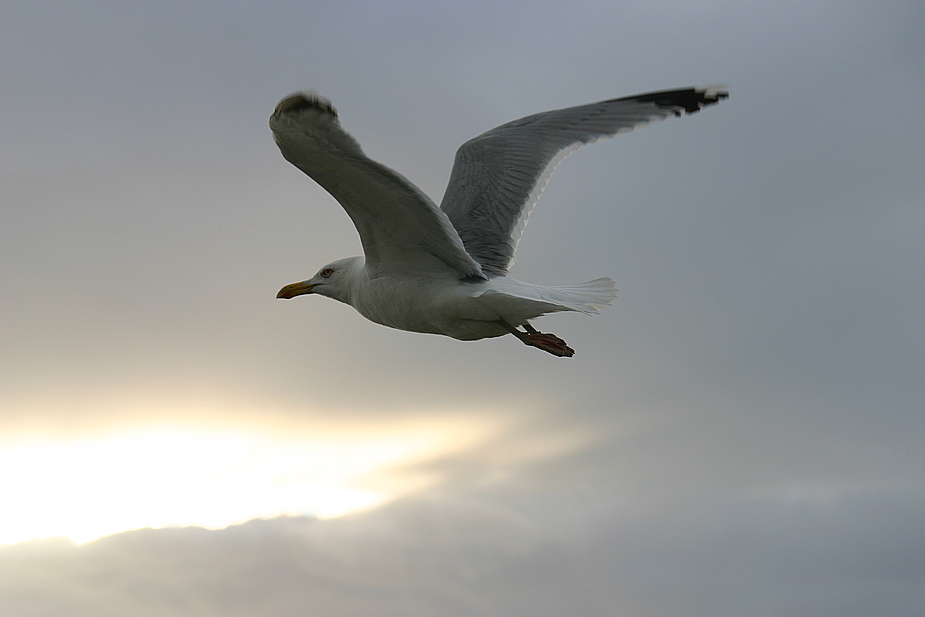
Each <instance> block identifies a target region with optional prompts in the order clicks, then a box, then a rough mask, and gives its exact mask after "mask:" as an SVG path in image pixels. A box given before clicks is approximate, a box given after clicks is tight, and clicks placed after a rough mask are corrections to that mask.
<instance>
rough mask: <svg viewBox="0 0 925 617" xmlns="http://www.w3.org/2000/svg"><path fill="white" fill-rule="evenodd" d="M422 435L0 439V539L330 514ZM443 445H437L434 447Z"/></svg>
mask: <svg viewBox="0 0 925 617" xmlns="http://www.w3.org/2000/svg"><path fill="white" fill-rule="evenodd" d="M433 437H434V435H433V434H432V433H420V434H415V433H414V432H411V433H410V434H409V435H401V436H393V437H390V436H388V435H377V436H370V435H366V436H365V437H362V438H356V437H352V438H351V437H347V438H341V439H332V438H330V437H327V438H323V439H322V438H316V439H314V440H313V439H307V438H298V437H285V436H283V437H280V436H279V435H267V434H264V435H260V434H256V435H255V434H251V433H247V432H231V433H228V432H224V433H223V432H214V431H204V430H189V429H156V430H144V431H134V432H121V433H113V434H108V435H102V436H93V437H84V438H79V439H71V440H60V439H54V440H49V439H41V440H35V439H33V440H26V441H7V442H5V443H0V470H2V472H0V503H2V506H0V543H2V544H9V543H14V542H19V541H22V540H25V539H29V538H39V537H54V536H68V537H70V538H71V539H73V540H74V541H75V542H86V541H89V540H93V539H95V538H98V537H101V536H105V535H109V534H112V533H117V532H120V531H125V530H130V529H139V528H143V527H155V528H157V527H169V526H186V525H197V526H202V527H207V528H211V529H219V528H223V527H226V526H228V525H230V524H234V523H239V522H243V521H245V520H249V519H253V518H269V517H273V516H279V515H284V514H289V515H309V516H317V517H319V518H324V517H334V516H339V515H342V514H346V513H349V512H353V511H356V510H360V509H363V508H367V507H370V506H373V505H376V504H378V503H381V502H382V501H384V500H386V499H388V498H389V497H391V496H392V495H390V494H387V493H383V492H373V491H371V490H367V489H364V488H362V487H361V486H360V485H359V484H360V482H361V481H362V480H363V479H364V478H369V477H370V476H371V475H374V474H375V473H376V472H377V471H379V470H382V469H383V468H387V467H388V466H390V465H396V464H399V463H401V462H407V461H409V460H413V459H415V458H416V457H420V456H421V455H422V453H426V452H428V451H432V450H433V447H434V445H435V442H434V440H433ZM444 445H445V444H444Z"/></svg>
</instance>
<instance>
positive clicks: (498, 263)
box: [440, 86, 728, 275]
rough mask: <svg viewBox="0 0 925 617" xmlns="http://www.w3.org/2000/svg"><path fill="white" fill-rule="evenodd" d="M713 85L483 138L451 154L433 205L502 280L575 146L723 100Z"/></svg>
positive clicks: (557, 116) (523, 122) (568, 113)
mask: <svg viewBox="0 0 925 617" xmlns="http://www.w3.org/2000/svg"><path fill="white" fill-rule="evenodd" d="M727 96H728V93H727V92H726V91H725V90H724V89H723V88H722V87H720V86H713V87H707V88H685V89H683V90H668V91H664V92H650V93H648V94H637V95H636V96H628V97H625V98H621V99H612V100H609V101H601V102H600V103H592V104H590V105H581V106H579V107H569V108H568V109H559V110H555V111H547V112H543V113H539V114H534V115H532V116H527V117H526V118H521V119H520V120H514V121H513V122H508V123H507V124H502V125H501V126H499V127H497V128H494V129H492V130H490V131H488V132H487V133H483V134H482V135H479V136H478V137H476V138H474V139H470V140H469V141H467V142H466V143H464V144H463V145H462V146H461V147H460V148H459V150H458V151H457V152H456V161H455V163H454V164H453V173H452V174H451V175H450V181H449V184H448V185H447V189H446V194H445V195H444V196H443V202H442V203H441V204H440V208H441V209H442V210H443V211H444V212H446V214H447V216H449V217H450V220H451V221H452V222H453V226H454V227H456V231H457V232H458V233H459V236H460V237H461V238H462V241H463V244H464V245H465V247H466V250H467V251H468V252H469V254H470V255H472V257H474V258H475V260H476V261H478V262H479V263H480V264H481V266H482V270H484V271H485V272H486V273H489V274H490V275H504V274H505V273H506V272H507V269H508V267H509V266H510V264H511V260H512V259H513V257H514V249H515V248H516V247H517V242H518V241H519V240H520V235H521V232H522V231H523V228H524V225H525V224H526V222H527V217H528V216H529V215H530V211H531V210H532V209H533V206H534V205H535V204H536V201H537V200H538V199H539V198H540V194H541V193H542V192H543V189H544V188H545V187H546V183H547V182H548V181H549V177H550V176H551V175H552V172H553V171H554V170H555V168H556V166H557V165H558V164H559V163H561V162H562V159H564V158H565V157H566V156H568V155H569V154H571V153H572V152H574V151H576V150H578V148H580V147H581V146H583V145H585V144H587V143H591V142H594V141H598V140H600V139H604V138H605V137H613V136H614V135H617V134H619V133H625V132H628V131H631V130H633V129H635V128H637V127H640V126H642V125H644V124H648V123H649V122H654V121H656V120H663V119H664V118H667V117H669V116H672V115H677V116H680V115H681V114H683V113H685V112H686V113H693V112H695V111H697V110H699V109H700V108H701V107H705V106H707V105H711V104H713V103H716V102H718V101H719V100H720V99H724V98H726V97H727Z"/></svg>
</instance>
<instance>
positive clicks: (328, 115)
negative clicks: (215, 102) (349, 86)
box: [270, 93, 484, 278]
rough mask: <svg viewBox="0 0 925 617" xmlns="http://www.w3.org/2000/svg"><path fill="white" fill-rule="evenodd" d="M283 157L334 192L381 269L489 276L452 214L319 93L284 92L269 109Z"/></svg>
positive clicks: (371, 262) (370, 260) (374, 266)
mask: <svg viewBox="0 0 925 617" xmlns="http://www.w3.org/2000/svg"><path fill="white" fill-rule="evenodd" d="M270 129H271V130H272V131H273V138H274V139H275V140H276V143H277V145H278V146H279V149H280V151H281V152H282V154H283V156H284V157H285V158H286V160H288V161H289V162H290V163H292V164H293V165H295V166H296V167H298V168H299V169H301V170H302V171H304V172H305V173H306V174H308V175H309V176H311V177H312V179H314V180H315V182H317V183H318V184H320V185H321V186H322V187H323V188H324V189H325V190H326V191H327V192H328V193H330V194H331V195H332V196H333V197H334V199H336V200H337V201H338V202H339V203H340V205H341V206H343V208H344V210H346V211H347V214H348V215H349V216H350V218H351V219H352V220H353V224H354V225H355V226H356V228H357V231H358V232H359V234H360V241H361V242H362V244H363V252H364V254H365V255H366V265H367V267H368V268H369V269H370V272H371V273H372V274H373V275H374V276H375V275H376V274H377V273H385V272H388V273H401V272H413V273H415V274H416V275H418V276H420V275H421V274H422V273H425V272H432V273H438V274H442V275H446V274H447V273H449V274H450V275H458V276H459V277H460V278H464V277H477V278H484V275H483V273H482V269H481V266H480V265H479V264H478V262H476V261H475V260H474V259H472V257H470V256H469V254H468V253H467V252H466V249H465V247H464V246H463V243H462V241H461V240H460V238H459V235H458V234H457V232H456V229H455V228H454V227H453V225H452V223H450V220H449V218H447V216H446V214H445V213H444V212H443V211H442V210H440V209H439V208H437V206H436V205H435V204H434V202H433V201H431V200H430V199H429V198H428V197H427V196H426V195H424V193H422V192H421V191H420V190H419V189H418V188H417V187H416V186H414V185H413V184H412V183H411V182H409V181H408V180H407V179H405V178H404V177H402V176H401V175H399V174H397V173H395V172H394V171H392V170H391V169H389V168H388V167H386V166H384V165H381V164H379V163H377V162H376V161H373V160H371V159H369V158H367V156H366V155H365V154H363V151H362V150H361V149H360V145H359V144H358V143H357V142H356V140H354V139H353V137H351V136H350V135H348V134H347V133H346V132H345V131H344V130H343V129H341V127H340V123H339V122H338V121H337V112H336V111H335V110H334V108H333V107H332V106H331V104H330V102H328V101H327V100H325V99H322V98H320V97H318V96H316V95H314V94H304V93H299V94H294V95H292V96H290V97H288V98H286V99H283V100H282V101H281V102H280V103H279V105H277V106H276V110H275V111H274V112H273V115H272V116H270Z"/></svg>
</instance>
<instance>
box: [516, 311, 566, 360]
mask: <svg viewBox="0 0 925 617" xmlns="http://www.w3.org/2000/svg"><path fill="white" fill-rule="evenodd" d="M498 323H500V324H501V325H502V326H504V328H505V329H506V330H507V331H508V332H510V333H511V334H513V335H514V336H516V337H517V338H519V339H520V340H521V342H522V343H523V344H524V345H530V346H531V347H536V348H537V349H542V350H543V351H545V352H548V353H551V354H552V355H554V356H559V357H565V358H570V357H572V356H573V355H574V354H575V350H574V349H572V348H571V347H569V346H568V345H566V344H565V341H563V340H562V339H560V338H559V337H558V336H556V335H555V334H549V333H543V332H540V331H538V330H537V329H536V328H534V327H533V326H531V325H530V324H529V323H526V322H525V323H524V330H526V332H521V331H520V330H518V329H517V328H515V327H514V326H512V325H511V324H509V323H507V322H506V321H504V320H501V321H499V322H498Z"/></svg>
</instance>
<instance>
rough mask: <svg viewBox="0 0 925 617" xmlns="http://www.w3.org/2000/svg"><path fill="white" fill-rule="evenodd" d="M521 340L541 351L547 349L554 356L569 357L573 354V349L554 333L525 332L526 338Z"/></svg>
mask: <svg viewBox="0 0 925 617" xmlns="http://www.w3.org/2000/svg"><path fill="white" fill-rule="evenodd" d="M521 340H523V342H524V343H526V344H527V345H532V346H533V347H536V348H538V349H542V350H543V351H548V352H549V353H551V354H552V355H554V356H559V357H565V358H571V357H572V356H574V355H575V350H574V349H572V348H571V347H569V346H568V345H566V344H565V341H563V340H562V339H560V338H559V337H558V336H556V335H555V334H549V333H543V332H536V333H534V334H527V336H526V338H524V339H521Z"/></svg>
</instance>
